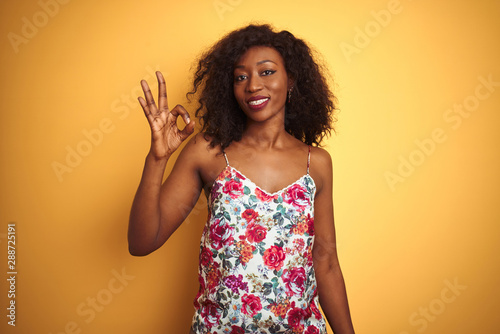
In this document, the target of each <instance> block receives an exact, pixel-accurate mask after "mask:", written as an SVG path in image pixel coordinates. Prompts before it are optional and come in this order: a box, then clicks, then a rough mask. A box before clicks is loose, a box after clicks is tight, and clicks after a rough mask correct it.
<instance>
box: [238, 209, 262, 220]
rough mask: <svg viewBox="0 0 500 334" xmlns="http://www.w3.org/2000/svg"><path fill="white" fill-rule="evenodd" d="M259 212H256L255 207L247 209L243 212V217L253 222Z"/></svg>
mask: <svg viewBox="0 0 500 334" xmlns="http://www.w3.org/2000/svg"><path fill="white" fill-rule="evenodd" d="M258 216H259V214H258V213H257V212H255V210H254V209H246V210H245V211H243V212H242V213H241V217H242V218H245V219H246V221H247V222H249V223H250V222H252V221H253V220H254V219H255V218H257V217H258Z"/></svg>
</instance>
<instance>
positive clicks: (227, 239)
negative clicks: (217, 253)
mask: <svg viewBox="0 0 500 334" xmlns="http://www.w3.org/2000/svg"><path fill="white" fill-rule="evenodd" d="M233 233H234V230H233V228H231V227H230V226H229V225H228V224H227V223H223V224H222V225H221V224H220V220H219V219H217V220H216V221H215V222H214V223H213V224H212V226H210V241H211V246H212V247H213V248H215V249H221V248H222V246H223V245H231V244H232V243H233V240H234V239H233Z"/></svg>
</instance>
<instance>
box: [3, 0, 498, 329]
mask: <svg viewBox="0 0 500 334" xmlns="http://www.w3.org/2000/svg"><path fill="white" fill-rule="evenodd" d="M0 13H1V14H0V18H1V19H0V32H1V34H0V35H1V36H2V38H1V40H0V43H1V44H0V45H1V62H0V64H1V68H2V76H1V78H0V85H1V90H0V92H1V98H0V110H1V111H0V113H1V114H0V148H1V153H0V157H1V175H0V185H1V192H0V206H1V207H0V222H1V229H0V242H1V246H0V249H1V252H2V254H0V257H1V259H2V260H1V263H2V272H3V274H2V277H4V275H5V276H7V275H6V272H7V271H8V270H7V267H6V262H7V261H6V259H7V248H6V247H7V242H6V237H7V224H8V223H10V222H15V223H16V228H17V232H16V233H17V244H16V247H17V253H16V261H17V263H16V264H17V271H18V275H17V281H16V305H17V309H16V310H17V318H16V326H15V327H12V326H9V325H7V321H8V318H7V317H6V315H7V312H8V311H7V310H6V308H7V306H8V304H7V303H8V298H7V293H8V288H9V286H8V285H7V281H6V280H5V279H2V281H1V284H0V289H1V290H0V301H1V309H2V310H3V311H2V314H1V317H0V319H3V320H1V324H0V331H1V332H2V333H23V334H24V333H30V334H31V333H43V334H49V333H52V334H56V333H57V334H59V333H92V334H101V333H102V334H104V333H148V334H160V333H187V330H188V327H189V324H190V319H191V316H192V314H193V306H192V300H193V298H194V296H195V293H196V291H197V288H198V286H197V284H198V283H197V276H196V272H197V261H198V260H197V253H198V242H199V238H200V233H201V230H202V227H203V224H204V220H205V218H206V211H205V205H206V202H204V201H203V199H200V201H199V203H198V204H197V206H196V207H195V209H194V211H193V213H192V214H191V215H190V216H189V218H188V219H187V221H186V222H185V223H184V224H183V225H182V226H181V227H180V229H179V230H178V231H177V232H176V233H175V234H174V236H173V237H172V239H171V240H169V241H168V243H167V244H165V245H164V246H163V247H162V248H161V249H160V250H158V251H157V252H155V253H153V254H152V255H149V256H147V257H144V258H134V257H132V256H130V255H129V254H128V251H127V242H126V230H127V224H128V213H129V209H130V205H131V201H132V198H133V195H134V193H135V190H136V187H137V185H138V182H139V178H140V175H141V171H142V166H143V163H144V158H145V155H146V153H147V151H148V148H149V147H148V145H149V128H148V125H147V122H146V120H145V118H144V116H143V114H142V110H141V109H140V107H139V105H138V103H137V102H136V97H137V96H138V95H139V94H140V87H139V81H140V80H141V79H143V78H145V79H147V80H148V81H149V82H150V83H151V84H153V83H154V80H153V73H154V71H155V70H161V71H162V72H163V73H164V74H165V75H166V78H167V85H168V94H169V100H170V103H171V104H172V105H175V104H177V103H182V104H184V105H185V106H186V107H187V108H188V109H189V110H190V111H191V112H192V111H193V108H194V106H193V105H190V104H187V102H186V99H185V97H184V94H185V92H186V91H187V90H188V89H189V88H190V78H191V76H190V75H191V73H192V72H191V66H192V65H193V64H194V60H195V58H196V57H197V56H198V55H199V54H200V52H201V51H202V50H203V49H205V48H206V47H208V46H209V45H211V44H212V43H213V42H215V41H216V40H217V39H218V38H220V37H221V36H222V35H223V34H225V33H227V32H229V31H231V30H233V29H235V28H237V27H240V26H242V25H244V24H247V23H249V22H262V23H271V24H273V25H274V26H275V27H277V28H278V29H287V30H290V31H291V32H293V33H294V34H295V35H296V36H298V37H301V38H304V39H305V40H307V41H308V42H309V43H310V44H311V45H312V46H314V47H315V48H316V49H317V50H318V51H319V52H320V53H321V54H322V55H323V58H324V61H325V63H326V65H327V66H328V68H329V69H330V70H331V73H332V80H333V81H334V84H333V86H332V87H333V88H334V91H335V93H336V94H337V96H338V99H339V108H340V113H339V122H338V123H337V135H335V136H334V137H331V138H330V139H329V140H327V141H326V142H325V145H326V148H327V149H328V150H329V152H330V153H331V154H332V157H333V160H334V168H335V171H334V173H335V176H334V179H335V185H334V189H335V195H334V197H335V198H334V201H335V218H336V228H337V231H338V232H337V233H338V247H339V256H340V261H341V265H342V269H343V272H344V276H345V280H346V284H347V291H348V296H349V301H350V306H351V312H352V317H353V321H354V324H355V328H356V330H357V333H370V334H416V333H429V334H431V333H436V334H444V333H453V334H460V333H485V334H486V333H498V332H499V330H500V323H499V321H498V314H499V313H500V304H499V300H500V288H499V283H500V282H499V280H498V275H499V274H500V264H499V260H498V253H499V243H500V226H499V223H500V213H499V210H498V208H499V207H500V205H499V204H500V200H499V198H500V196H499V192H498V188H499V186H500V182H499V181H500V173H499V172H498V171H499V170H500V156H499V149H498V146H499V144H500V134H499V131H498V127H499V125H500V115H499V114H500V113H499V111H500V110H499V109H500V62H499V59H500V46H499V43H498V41H499V40H500V23H499V20H498V16H499V14H500V2H498V1H493V0H491V1H486V0H482V1H474V2H473V1H452V0H446V1H439V2H436V1H429V0H419V1H416V0H414V1H410V0H400V1H399V0H372V1H368V0H364V1H353V2H347V1H291V0H288V1H263V0H207V1H194V0H188V1H155V0H146V1H142V2H139V1H96V0H87V1H81V0H72V1H69V0H40V1H36V0H30V1H27V0H23V1H17V2H15V3H14V2H6V1H4V2H2V3H1V4H0ZM170 167H171V164H169V168H170Z"/></svg>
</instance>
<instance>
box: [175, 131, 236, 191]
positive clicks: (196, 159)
mask: <svg viewBox="0 0 500 334" xmlns="http://www.w3.org/2000/svg"><path fill="white" fill-rule="evenodd" d="M210 142H211V138H210V137H209V136H207V135H205V134H203V133H197V134H196V135H195V136H193V137H192V138H191V139H190V140H189V142H188V143H187V144H186V146H185V147H184V149H183V150H182V152H181V154H180V155H179V158H178V159H179V160H181V163H182V164H183V165H184V166H186V167H187V168H192V169H193V170H196V172H197V174H198V176H199V177H200V179H201V181H202V183H203V185H204V186H206V185H207V184H208V185H211V184H212V183H213V181H214V180H215V178H216V177H217V175H218V174H219V173H220V172H221V171H222V169H223V168H224V167H225V165H226V162H225V159H224V155H223V154H222V151H221V148H220V146H215V147H212V146H211V145H210Z"/></svg>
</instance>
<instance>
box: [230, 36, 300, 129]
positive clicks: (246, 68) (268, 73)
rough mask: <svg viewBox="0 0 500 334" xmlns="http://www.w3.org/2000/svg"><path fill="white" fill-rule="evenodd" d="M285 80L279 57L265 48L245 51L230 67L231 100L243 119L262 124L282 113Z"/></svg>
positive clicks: (286, 83) (283, 109)
mask: <svg viewBox="0 0 500 334" xmlns="http://www.w3.org/2000/svg"><path fill="white" fill-rule="evenodd" d="M291 84H292V81H291V80H290V79H289V78H288V75H287V73H286V69H285V64H284V61H283V58H282V57H281V55H280V53H279V52H278V51H276V50H275V49H273V48H271V47H267V46H254V47H251V48H250V49H248V50H247V51H246V52H245V53H244V54H243V55H242V56H241V57H240V58H239V59H238V61H237V62H236V64H235V67H234V84H233V89H234V96H235V98H236V100H237V101H238V104H239V105H240V108H241V109H242V110H243V112H244V113H245V114H246V115H247V117H248V118H249V119H251V120H253V121H256V122H263V121H266V120H268V119H271V118H273V117H275V116H277V115H281V116H283V119H284V113H285V103H286V98H287V93H288V89H289V88H290V87H291Z"/></svg>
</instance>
